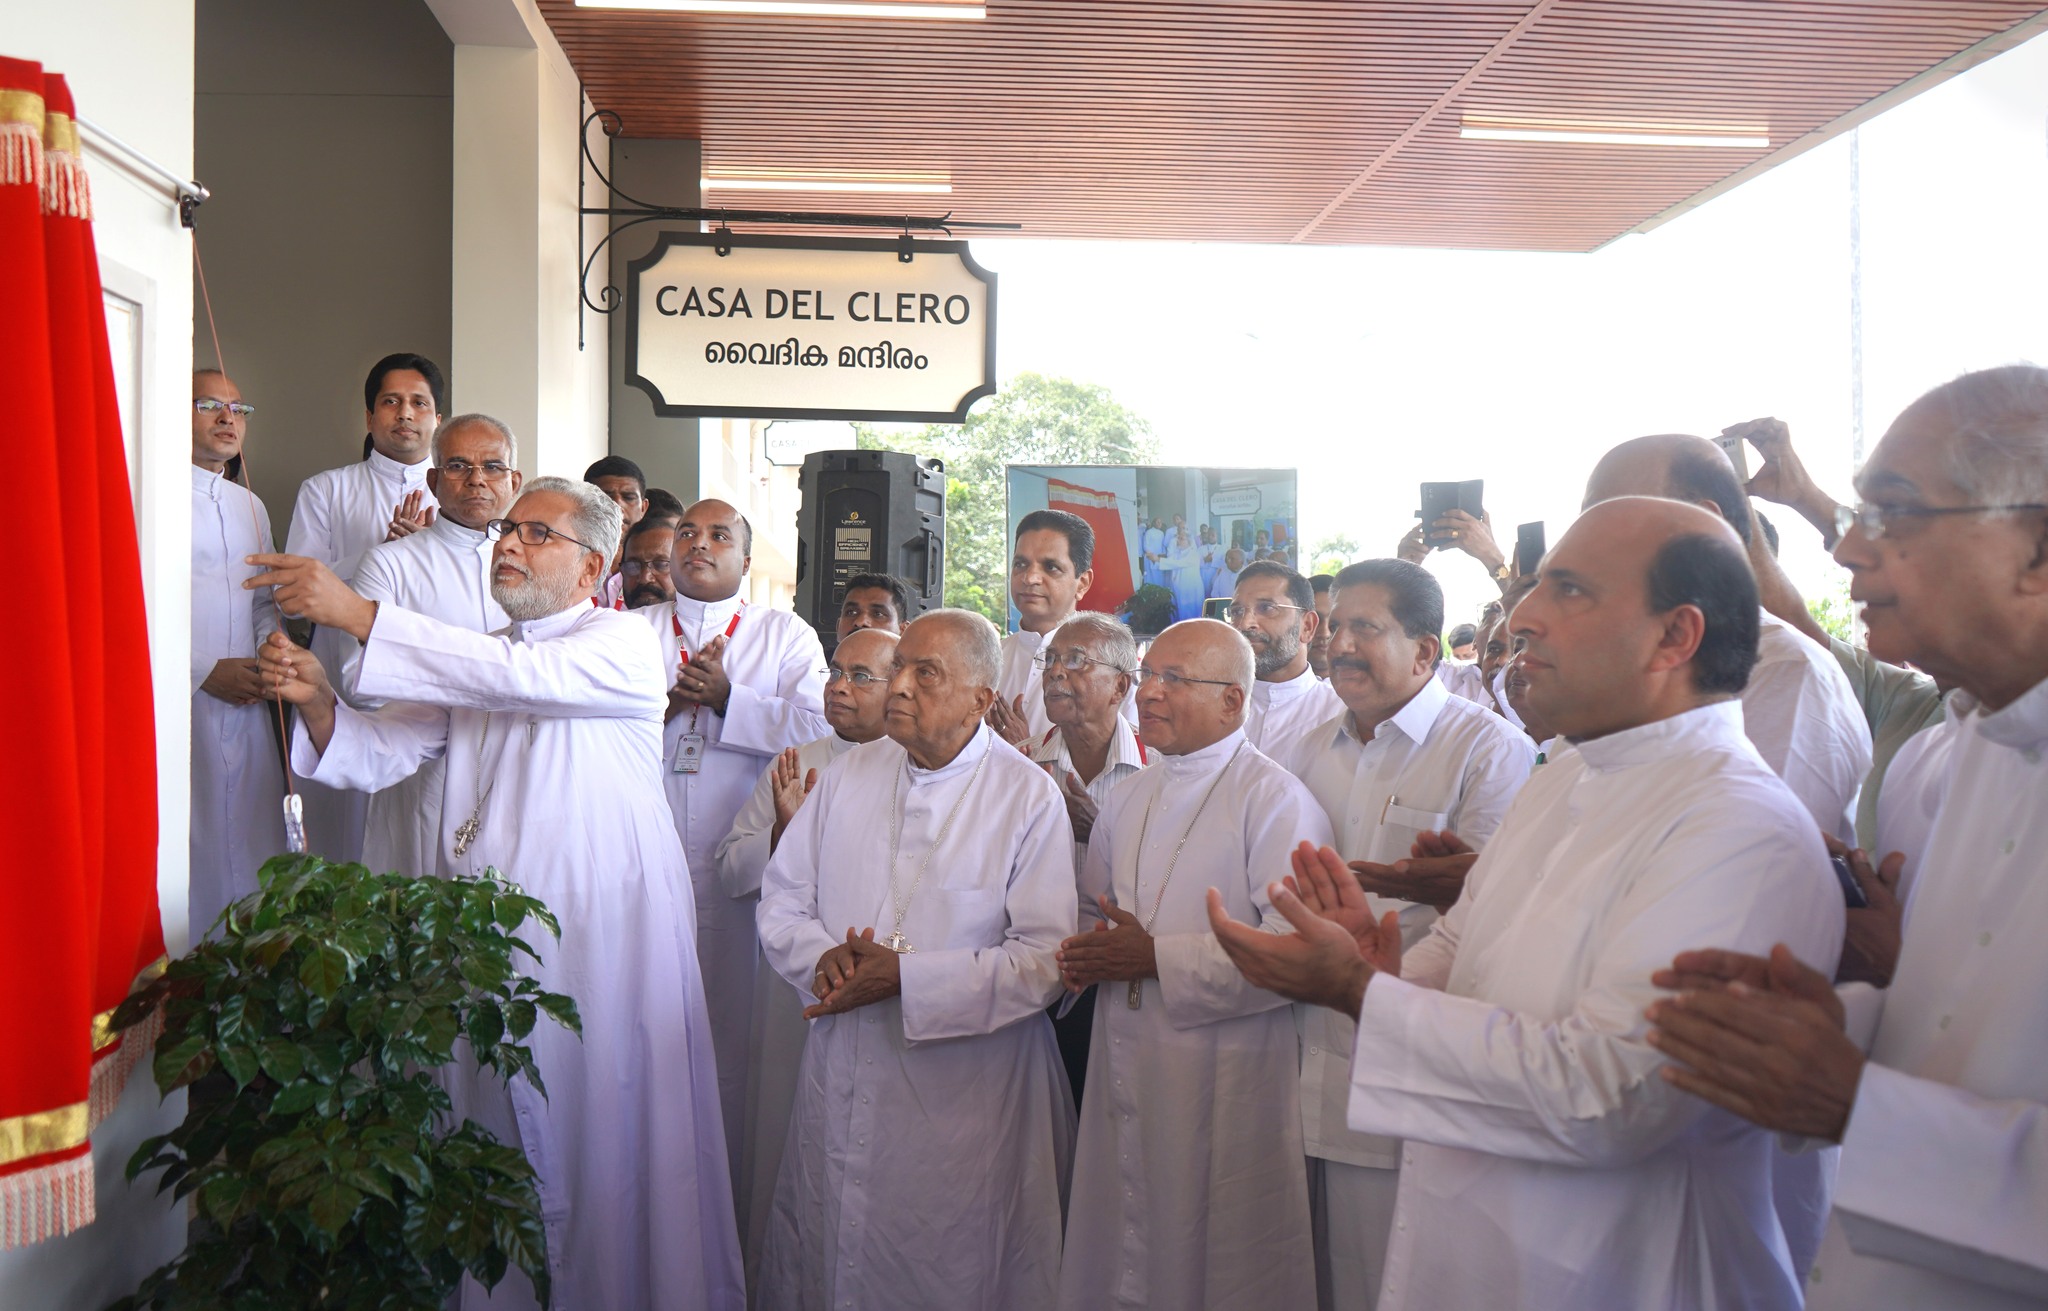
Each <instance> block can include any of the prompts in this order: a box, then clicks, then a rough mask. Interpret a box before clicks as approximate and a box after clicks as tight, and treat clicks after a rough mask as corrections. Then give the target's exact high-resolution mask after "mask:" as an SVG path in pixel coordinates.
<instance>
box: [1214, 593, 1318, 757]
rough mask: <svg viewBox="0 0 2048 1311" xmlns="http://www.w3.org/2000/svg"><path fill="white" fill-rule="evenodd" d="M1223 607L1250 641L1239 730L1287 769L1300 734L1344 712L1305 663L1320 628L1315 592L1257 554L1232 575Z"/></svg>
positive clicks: (1308, 731)
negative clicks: (1249, 677)
mask: <svg viewBox="0 0 2048 1311" xmlns="http://www.w3.org/2000/svg"><path fill="white" fill-rule="evenodd" d="M1229 613H1230V626H1231V627H1232V628H1235V629H1236V630H1237V631H1238V632H1240V633H1243V634H1244V638H1245V641H1247V642H1249V643H1251V648H1252V660H1253V662H1254V665H1255V667H1256V668H1257V670H1258V681H1257V682H1256V683H1254V684H1252V699H1251V701H1250V703H1249V704H1247V705H1246V707H1245V720H1244V735H1245V736H1246V737H1247V738H1249V739H1250V740H1251V744H1252V745H1253V746H1255V747H1257V748H1258V749H1259V750H1260V751H1262V752H1264V753H1265V754H1266V755H1267V756H1268V757H1270V758H1271V759H1273V760H1276V761H1278V762H1279V763H1280V764H1281V765H1283V766H1286V767H1287V768H1289V769H1292V768H1293V767H1294V757H1295V752H1296V748H1298V747H1299V746H1300V744H1301V740H1302V739H1303V738H1305V737H1307V736H1308V735H1309V734H1310V733H1311V732H1313V731H1314V730H1315V729H1316V728H1317V727H1318V726H1320V725H1322V724H1326V723H1328V722H1329V721H1330V720H1331V719H1333V718H1335V717H1336V716H1337V715H1340V714H1342V713H1343V711H1344V703H1343V701H1342V700H1340V699H1339V698H1338V696H1337V694H1336V693H1335V692H1334V691H1332V690H1331V689H1330V685H1329V684H1328V683H1327V682H1325V681H1324V680H1322V679H1320V678H1317V677H1316V675H1315V671H1314V670H1312V669H1310V668H1309V667H1308V645H1309V643H1310V642H1312V641H1314V640H1315V637H1316V634H1317V632H1318V631H1320V629H1321V627H1322V616H1321V615H1319V614H1317V613H1316V598H1315V592H1314V590H1313V589H1312V588H1310V587H1309V585H1308V579H1306V578H1303V577H1302V576H1301V575H1300V574H1298V573H1296V572H1294V571H1293V570H1292V569H1289V568H1288V567H1287V566H1286V565H1283V564H1274V563H1273V562H1272V561H1270V560H1260V561H1258V562H1256V563H1254V564H1248V565H1246V566H1245V567H1244V570H1243V572H1241V573H1239V574H1238V576H1237V590H1236V592H1234V593H1233V594H1232V596H1231V600H1230V611H1229Z"/></svg>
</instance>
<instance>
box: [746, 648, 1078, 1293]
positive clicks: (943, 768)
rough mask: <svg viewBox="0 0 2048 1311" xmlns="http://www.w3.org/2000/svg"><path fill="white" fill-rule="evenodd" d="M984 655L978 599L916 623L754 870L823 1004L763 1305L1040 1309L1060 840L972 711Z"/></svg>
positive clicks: (1020, 763) (1062, 910) (1053, 1258)
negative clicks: (863, 728)
mask: <svg viewBox="0 0 2048 1311" xmlns="http://www.w3.org/2000/svg"><path fill="white" fill-rule="evenodd" d="M1000 658H1001V657H1000V654H999V647H998V641H997V638H996V632H995V628H994V626H993V625H991V624H990V623H989V622H988V621H987V620H986V619H983V618H982V617H981V616H979V615H976V614H972V613H970V612H967V611H963V610H934V611H931V612H928V613H926V614H924V615H922V616H920V617H919V618H917V619H915V620H913V621H911V623H910V624H909V625H907V626H906V627H905V628H904V630H903V636H902V638H901V639H900V640H899V641H898V642H897V645H896V658H895V663H894V667H893V673H892V675H891V677H890V681H889V697H888V703H887V711H886V714H887V719H886V725H887V732H888V737H887V740H884V741H877V742H869V743H866V744H864V745H862V746H857V747H855V748H854V749H853V750H851V751H849V752H847V753H846V754H845V755H844V756H842V757H840V759H839V760H838V761H836V762H835V763H833V764H832V765H831V766H829V767H828V768H826V769H825V771H824V772H823V773H822V774H820V775H819V777H818V785H817V787H816V788H815V789H814V790H813V791H812V793H811V798H810V800H809V801H808V802H806V803H805V804H804V806H803V807H802V809H800V810H798V811H797V812H796V816H795V818H794V819H792V820H791V821H790V824H789V826H788V828H787V829H785V830H784V832H783V835H782V842H781V844H780V845H779V846H777V848H776V850H775V855H774V856H773V857H772V858H771V859H770V860H769V862H768V870H767V873H766V874H765V875H764V876H763V883H762V891H761V910H760V923H761V944H762V947H763V948H764V949H765V950H766V951H767V953H768V958H769V960H770V961H771V962H773V964H774V965H775V968H776V970H777V972H779V973H780V974H781V975H782V977H783V978H784V979H786V980H788V981H789V983H790V984H791V985H793V986H795V987H797V988H800V989H802V990H804V991H806V992H809V993H811V994H812V995H813V996H815V997H816V998H817V999H818V1000H817V1002H816V1004H814V1005H812V1006H810V1007H809V1008H808V1009H807V1010H806V1011H805V1012H804V1013H805V1015H806V1016H807V1017H809V1018H810V1019H812V1020H813V1021H814V1023H813V1024H812V1027H811V1032H810V1036H809V1040H808V1041H807V1042H806V1043H805V1046H804V1057H803V1065H802V1068H801V1073H800V1075H799V1084H798V1088H797V1100H796V1112H795V1117H794V1120H793V1123H792V1125H791V1128H790V1135H789V1141H788V1145H787V1148H786V1150H785V1152H784V1155H783V1160H782V1174H781V1177H780V1179H779V1180H778V1181H777V1183H776V1189H775V1205H774V1211H773V1214H772V1216H771V1217H770V1220H769V1229H768V1235H767V1242H766V1248H765V1250H764V1252H763V1254H762V1258H761V1287H760V1289H759V1290H758V1295H757V1299H758V1302H759V1304H760V1305H761V1306H764V1307H775V1308H784V1307H842V1306H844V1307H853V1308H877V1309H879V1308H888V1309H890V1311H895V1309H897V1308H909V1307H933V1308H938V1307H947V1308H950V1307H976V1308H987V1309H990V1311H1004V1309H1006V1308H1016V1309H1019V1311H1022V1309H1024V1308H1044V1307H1049V1306H1051V1305H1052V1302H1053V1296H1054V1290H1055V1287H1056V1284H1057V1281H1058V1278H1059V1263H1060V1203H1061V1192H1062V1183H1063V1181H1064V1180H1065V1178H1066V1175H1067V1168H1068V1163H1069V1160H1070V1157H1071V1154H1072V1147H1073V1114H1074V1113H1073V1107H1072V1104H1071V1102H1070V1101H1069V1099H1068V1096H1067V1088H1066V1080H1065V1078H1064V1077H1063V1076H1062V1075H1061V1073H1060V1066H1059V1056H1058V1054H1057V1053H1056V1052H1055V1051H1054V1049H1053V1040H1052V1026H1051V1025H1050V1024H1049V1023H1048V1022H1047V1020H1046V1018H1045V1007H1046V1005H1047V1004H1048V1003H1049V1002H1051V1001H1052V999H1053V998H1054V997H1055V996H1057V995H1058V993H1059V987H1060V983H1059V970H1058V967H1057V966H1056V965H1055V964H1054V961H1053V953H1054V951H1055V950H1056V949H1057V948H1058V945H1059V942H1060V940H1061V939H1062V938H1064V937H1066V936H1067V935H1069V934H1071V933H1072V932H1073V930H1074V867H1073V858H1072V852H1071V846H1072V842H1073V834H1072V830H1071V829H1070V828H1069V827H1068V824H1067V813H1066V806H1065V804H1064V803H1063V802H1062V801H1061V800H1060V794H1059V789H1058V788H1057V787H1055V786H1054V784H1053V782H1052V780H1051V779H1049V778H1047V777H1046V776H1045V771H1044V770H1042V769H1040V768H1039V767H1038V766H1036V765H1034V764H1032V763H1031V762H1030V761H1029V760H1028V759H1026V758H1025V757H1024V755H1023V753H1021V752H1019V751H1016V750H1014V749H1013V748H1011V747H1009V746H1007V745H1005V744H1004V743H1003V741H1002V740H1001V739H1000V738H998V737H997V736H996V735H995V733H994V731H993V730H992V729H990V728H989V727H988V726H987V725H986V723H985V716H986V715H987V714H988V709H989V706H990V705H991V704H992V703H993V701H994V699H995V690H994V685H995V681H996V674H997V670H998V667H999V663H1000Z"/></svg>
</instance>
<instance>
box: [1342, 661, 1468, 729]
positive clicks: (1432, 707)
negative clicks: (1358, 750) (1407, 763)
mask: <svg viewBox="0 0 2048 1311" xmlns="http://www.w3.org/2000/svg"><path fill="white" fill-rule="evenodd" d="M1450 703H1451V689H1449V688H1448V687H1445V686H1444V685H1443V681H1442V680H1441V679H1439V678H1437V677H1436V675H1435V673H1434V672H1432V673H1431V674H1430V677H1429V681H1427V682H1425V683H1424V684H1423V685H1422V690H1421V691H1420V692H1417V693H1416V694H1415V695H1414V696H1411V697H1409V698H1408V702H1407V704H1406V705H1403V706H1402V707H1401V708H1400V709H1399V710H1396V711H1395V712H1394V713H1393V714H1391V715H1388V716H1387V717H1386V718H1385V719H1383V720H1381V721H1380V722H1379V723H1377V724H1374V725H1373V728H1372V734H1373V737H1374V738H1375V739H1377V738H1378V737H1379V735H1380V730H1381V729H1383V728H1386V727H1388V726H1389V725H1391V726H1392V727H1394V728H1397V729H1399V730H1400V731H1401V734H1402V736H1404V737H1406V738H1407V739H1408V740H1409V741H1410V742H1413V743H1414V744H1415V745H1417V746H1421V745H1422V744H1423V743H1424V742H1427V741H1429V734H1430V730H1431V729H1433V728H1435V727H1436V721H1437V719H1438V717H1439V716H1441V715H1442V714H1443V712H1444V707H1445V706H1447V705H1449V704H1450ZM1353 718H1354V716H1353V715H1352V714H1351V712H1349V711H1346V712H1345V713H1344V718H1343V719H1341V720H1340V721H1338V722H1339V725H1340V727H1339V729H1338V731H1339V732H1342V733H1347V734H1349V735H1350V736H1352V737H1354V738H1358V739H1359V740H1360V741H1363V740H1364V739H1363V738H1362V737H1360V735H1359V732H1358V730H1357V729H1356V728H1355V727H1354V726H1353V725H1352V722H1351V721H1352V719H1353Z"/></svg>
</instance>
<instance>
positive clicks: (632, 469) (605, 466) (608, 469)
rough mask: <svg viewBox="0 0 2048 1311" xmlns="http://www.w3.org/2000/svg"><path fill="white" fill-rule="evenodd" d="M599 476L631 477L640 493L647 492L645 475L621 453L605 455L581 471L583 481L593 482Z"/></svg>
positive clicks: (644, 493)
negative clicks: (637, 484) (637, 485)
mask: <svg viewBox="0 0 2048 1311" xmlns="http://www.w3.org/2000/svg"><path fill="white" fill-rule="evenodd" d="M600 478H631V479H632V480H633V481H634V482H636V483H639V484H640V494H641V495H642V496H643V497H644V496H645V495H646V494H647V475H646V474H644V473H642V472H640V466H639V465H637V464H635V463H633V462H632V461H631V460H629V459H627V458H626V457H625V456H623V455H607V456H605V457H604V458H603V459H602V460H599V461H598V462H597V463H596V464H593V465H591V466H590V467H589V468H588V469H585V470H584V471H583V481H584V482H587V483H594V482H596V481H597V480H598V479H600Z"/></svg>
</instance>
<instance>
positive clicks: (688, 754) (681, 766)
mask: <svg viewBox="0 0 2048 1311" xmlns="http://www.w3.org/2000/svg"><path fill="white" fill-rule="evenodd" d="M703 767H704V735H703V734H702V733H685V734H683V736H682V738H681V739H680V740H678V741H677V742H676V763H675V772H676V773H678V774H694V773H696V772H697V771H698V770H700V769H702V768H703Z"/></svg>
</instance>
